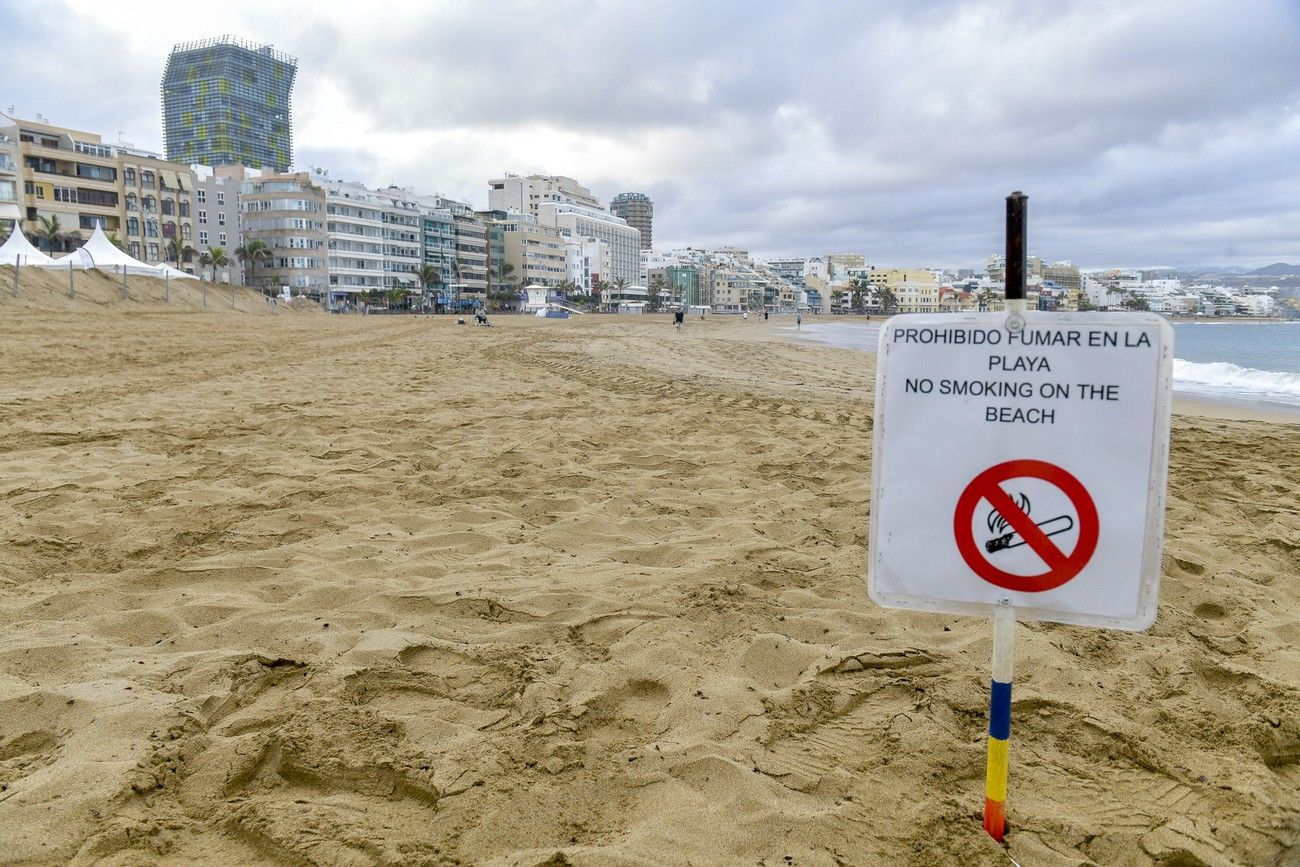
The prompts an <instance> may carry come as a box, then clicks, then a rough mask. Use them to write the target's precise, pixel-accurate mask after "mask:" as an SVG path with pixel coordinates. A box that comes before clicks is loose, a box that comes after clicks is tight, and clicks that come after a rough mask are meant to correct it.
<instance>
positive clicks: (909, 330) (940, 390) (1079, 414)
mask: <svg viewBox="0 0 1300 867" xmlns="http://www.w3.org/2000/svg"><path fill="white" fill-rule="evenodd" d="M1027 204H1028V198H1027V197H1026V196H1025V195H1024V194H1023V193H1021V192H1019V191H1017V192H1015V193H1012V194H1011V195H1010V196H1007V199H1006V262H1005V279H1006V284H1005V292H1006V294H1005V297H1006V303H1005V309H1004V310H1003V311H1001V312H999V311H993V312H974V311H959V312H952V313H949V312H943V313H915V314H907V315H903V316H896V317H893V318H891V319H890V320H889V321H888V322H886V323H885V324H884V325H883V327H882V328H881V332H880V342H879V349H878V355H877V365H876V388H875V398H876V404H875V425H874V429H873V439H874V442H873V449H872V460H871V474H872V482H871V485H872V501H871V537H870V543H869V550H870V560H869V561H868V572H867V587H868V592H869V594H870V596H871V598H872V599H873V600H875V601H876V602H877V603H879V604H880V605H883V606H886V607H889V608H901V609H905V610H911V611H937V612H945V613H949V614H962V615H970V616H977V617H986V618H991V619H992V621H993V672H992V675H993V676H992V678H991V682H990V685H989V689H990V696H989V720H988V736H987V743H986V757H985V762H986V763H985V788H984V821H983V824H984V828H985V830H986V831H987V832H988V834H989V835H990V836H991V837H993V838H994V839H995V840H998V841H999V842H1001V841H1002V840H1003V839H1004V837H1005V836H1006V834H1007V823H1006V815H1007V813H1006V810H1007V777H1008V767H1009V758H1010V757H1009V751H1010V743H1011V688H1012V671H1013V668H1014V639H1015V624H1016V621H1017V620H1021V621H1033V620H1046V621H1053V622H1057V623H1072V624H1077V625H1080V626H1090V627H1094V628H1102V629H1124V630H1131V631H1140V630H1145V629H1147V628H1149V627H1150V626H1151V624H1152V623H1153V622H1154V621H1155V618H1156V608H1157V601H1158V594H1159V587H1160V574H1161V568H1160V567H1161V543H1162V541H1163V534H1164V504H1165V490H1166V486H1167V476H1168V467H1169V418H1170V411H1171V405H1172V388H1173V386H1172V379H1173V376H1172V374H1173V329H1171V328H1170V327H1169V324H1168V322H1166V321H1165V320H1164V319H1163V318H1161V317H1159V316H1157V315H1155V314H1148V313H1128V312H1126V313H1078V312H1073V311H1061V312H1056V311H1040V310H1035V309H1027V307H1028V301H1027V298H1026V294H1027V291H1026V290H1027V286H1026V283H1027V279H1026V277H1027V275H1026V267H1025V266H1026V262H1027V257H1026V250H1027V245H1026V243H1025V239H1026V212H1027V210H1028V209H1027ZM938 429H942V430H944V431H945V434H946V435H948V436H950V437H953V438H954V439H955V441H957V442H961V443H962V448H961V449H956V450H947V451H942V452H940V453H936V452H935V451H934V449H933V447H932V445H931V443H930V434H931V433H932V432H933V431H934V430H938ZM942 514H948V515H951V516H952V517H951V523H950V524H949V525H948V527H949V528H950V529H949V530H947V531H942V532H941V531H939V530H938V529H937V528H936V525H935V521H934V519H935V516H936V515H942ZM1102 517H1104V518H1105V521H1102V520H1101V518H1102Z"/></svg>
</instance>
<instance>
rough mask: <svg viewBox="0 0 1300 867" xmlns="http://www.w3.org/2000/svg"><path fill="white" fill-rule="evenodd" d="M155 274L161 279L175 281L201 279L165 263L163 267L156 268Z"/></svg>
mask: <svg viewBox="0 0 1300 867" xmlns="http://www.w3.org/2000/svg"><path fill="white" fill-rule="evenodd" d="M154 273H155V274H157V275H158V276H159V277H170V278H172V279H173V280H197V279H199V278H198V277H195V276H194V275H193V274H187V273H185V272H184V271H182V270H180V269H179V268H173V267H172V266H171V265H169V264H168V263H166V262H163V263H162V264H161V265H159V266H157V267H156V268H154Z"/></svg>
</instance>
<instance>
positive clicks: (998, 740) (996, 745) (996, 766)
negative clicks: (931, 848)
mask: <svg viewBox="0 0 1300 867" xmlns="http://www.w3.org/2000/svg"><path fill="white" fill-rule="evenodd" d="M1015 629H1016V611H1015V609H1014V608H1012V607H1011V606H1010V605H1007V604H1002V605H999V606H998V608H997V613H996V614H995V615H994V618H993V685H992V691H991V693H990V695H989V742H988V758H987V761H986V764H985V769H984V830H985V831H987V832H988V834H989V836H990V837H992V838H993V839H994V840H997V841H998V842H999V843H1001V842H1002V838H1003V837H1004V836H1005V835H1006V828H1007V760H1008V753H1009V751H1010V749H1011V673H1012V662H1013V660H1014V659H1015V652H1016V645H1015V640H1016V633H1015Z"/></svg>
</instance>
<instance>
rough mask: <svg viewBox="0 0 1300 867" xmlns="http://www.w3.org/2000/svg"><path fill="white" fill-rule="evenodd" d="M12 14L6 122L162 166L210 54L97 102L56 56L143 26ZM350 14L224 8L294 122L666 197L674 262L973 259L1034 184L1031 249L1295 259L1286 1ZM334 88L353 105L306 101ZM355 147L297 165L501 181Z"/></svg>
mask: <svg viewBox="0 0 1300 867" xmlns="http://www.w3.org/2000/svg"><path fill="white" fill-rule="evenodd" d="M0 3H3V6H4V8H5V9H6V10H8V11H12V10H16V13H15V14H16V18H17V20H18V26H17V32H16V34H15V38H13V39H12V40H11V44H13V45H15V46H17V48H16V58H17V63H16V64H15V67H16V71H15V73H14V76H13V77H11V80H9V81H7V82H6V83H5V86H6V89H7V90H8V89H13V90H15V92H16V96H13V97H0V102H5V103H7V102H9V101H13V102H17V103H19V104H20V110H21V108H22V107H27V106H31V107H32V110H33V111H34V110H41V111H45V112H46V113H48V114H50V115H52V116H53V117H55V118H56V119H57V120H60V121H63V122H66V123H68V124H70V125H74V126H76V125H80V126H84V127H87V128H90V129H97V130H100V131H104V132H106V133H107V134H108V135H110V136H111V135H112V134H113V132H115V131H116V130H117V129H119V128H121V129H126V130H128V134H129V135H130V136H131V137H134V138H136V139H137V140H143V141H141V143H144V144H150V143H151V142H150V141H149V140H148V139H147V138H146V137H145V136H144V135H141V134H138V133H136V132H134V129H136V128H140V127H144V128H146V129H152V130H154V133H153V142H152V143H156V142H157V141H158V140H159V139H160V135H159V133H158V131H157V130H156V127H157V125H158V109H157V87H158V85H157V82H158V78H159V76H160V75H161V71H162V63H163V60H164V59H165V56H166V53H167V50H168V49H169V48H170V45H171V42H173V41H181V40H182V39H189V38H199V37H202V36H207V35H214V33H213V32H211V31H210V30H209V29H207V25H206V24H205V23H202V22H198V23H195V24H194V25H189V27H190V30H189V31H187V32H183V33H181V32H178V33H175V34H173V33H172V32H171V31H170V30H168V31H166V36H165V37H160V41H159V42H158V44H156V45H153V44H149V45H148V46H147V47H141V46H137V48H136V49H134V50H122V51H120V52H117V53H114V54H113V55H111V56H109V57H100V58H96V60H95V62H96V63H97V65H98V69H99V70H100V72H101V73H102V74H99V75H97V76H96V77H95V78H93V79H87V77H86V76H85V75H84V72H83V71H82V67H74V66H73V64H67V65H66V68H65V67H64V66H60V65H59V64H52V63H49V62H48V57H49V52H48V46H49V44H51V43H52V42H58V41H59V40H60V39H62V40H64V43H65V44H67V42H68V40H69V39H71V40H73V41H74V42H75V41H78V40H83V39H86V40H88V39H89V34H91V33H92V32H97V31H98V29H99V28H101V27H108V28H109V30H110V31H111V34H110V41H112V42H113V43H114V44H118V45H126V44H127V40H126V37H127V36H128V35H130V33H131V32H132V31H131V30H130V29H129V28H128V27H127V25H126V24H125V23H124V22H126V21H127V20H128V19H129V18H131V16H130V15H129V14H128V15H117V14H115V15H113V16H108V15H105V17H104V19H103V20H95V16H94V15H93V14H91V13H86V12H81V11H80V10H79V8H78V7H67V6H59V5H57V4H56V5H55V6H54V9H53V13H52V14H51V13H50V11H49V10H50V6H49V5H48V4H46V5H44V6H42V7H40V8H41V10H42V11H41V12H39V13H37V12H36V11H35V9H34V8H31V7H28V6H26V5H24V6H21V7H19V6H16V5H15V4H13V3H11V2H10V0H0ZM334 16H335V12H334V10H332V9H331V7H330V6H329V5H328V4H323V5H321V6H318V7H316V9H315V11H313V12H306V13H304V12H303V11H302V10H301V9H291V10H290V9H286V10H281V9H277V8H275V7H251V6H250V7H247V8H245V7H241V6H239V5H238V4H232V10H231V13H230V17H231V19H232V20H231V22H230V23H228V24H227V23H223V24H221V25H219V26H221V27H231V28H233V27H237V26H242V27H244V28H245V30H244V31H243V34H242V35H245V36H247V37H249V38H252V39H258V40H263V41H274V42H275V43H276V45H277V46H278V47H280V48H283V49H284V50H286V51H288V52H289V53H291V54H294V55H296V56H298V57H299V58H300V62H301V65H300V76H299V101H298V104H297V107H296V109H295V110H296V111H298V112H299V122H300V128H301V122H302V120H303V116H302V106H303V105H311V106H312V107H313V110H320V111H324V112H326V113H329V112H332V111H334V110H335V109H346V111H342V110H340V111H339V114H340V116H342V115H344V114H346V115H347V116H348V117H357V116H360V117H362V118H364V119H366V120H367V121H368V122H369V125H370V127H371V128H372V129H375V130H382V131H384V132H386V133H390V134H395V135H390V136H389V137H388V138H387V139H386V140H387V141H392V140H394V139H395V140H397V141H401V140H402V135H401V134H408V135H410V136H411V140H415V139H418V140H420V141H428V140H429V138H430V136H429V134H430V133H439V132H447V133H454V134H456V135H458V136H459V137H460V140H462V141H463V140H470V141H473V140H482V141H484V142H492V143H493V144H494V145H501V144H502V143H505V144H506V145H508V148H507V150H506V151H504V152H507V153H509V154H511V155H512V158H513V162H512V163H511V164H509V165H504V166H501V167H500V169H499V170H515V171H528V170H533V169H537V170H543V169H544V170H549V171H553V172H558V173H568V174H574V175H576V176H578V177H579V178H581V179H582V180H583V181H584V182H586V183H587V184H588V185H589V186H591V187H592V188H593V190H594V191H596V192H597V193H598V194H599V195H601V196H602V197H604V198H608V196H610V195H612V194H613V193H615V192H618V191H621V190H626V189H638V190H643V191H645V192H647V193H649V194H650V195H651V197H652V198H654V199H655V202H656V230H655V236H656V239H657V240H659V241H661V242H662V243H663V244H664V245H668V244H686V243H694V244H695V245H697V246H700V245H707V244H718V243H736V244H739V245H742V246H746V247H749V248H751V249H753V250H756V251H761V252H770V253H778V252H780V253H809V254H812V253H823V252H826V251H827V250H829V249H832V248H841V249H850V250H853V249H856V250H859V251H861V252H863V253H866V254H867V255H868V257H869V258H871V259H873V260H874V261H879V262H881V263H882V264H884V263H897V264H922V263H937V262H949V263H952V264H974V263H977V262H980V261H982V260H983V258H984V257H985V256H986V255H987V254H988V253H990V252H993V251H994V250H996V249H997V248H998V246H999V245H1000V243H1001V239H1000V213H1001V210H1000V209H1001V202H1002V196H1004V195H1005V194H1006V193H1007V192H1008V191H1010V190H1011V189H1013V188H1017V187H1022V188H1024V189H1025V190H1026V191H1027V192H1029V193H1030V194H1031V215H1032V222H1031V246H1033V247H1034V248H1035V251H1036V252H1038V253H1040V254H1041V255H1044V256H1047V257H1050V258H1072V259H1074V260H1075V261H1080V262H1083V263H1085V264H1095V265H1101V264H1107V263H1112V262H1137V261H1148V262H1150V261H1160V260H1163V261H1169V262H1172V263H1175V264H1177V263H1188V264H1190V263H1194V262H1200V261H1206V260H1207V259H1219V260H1224V259H1230V258H1231V257H1234V256H1235V257H1241V258H1243V259H1245V258H1251V257H1258V258H1259V259H1267V260H1269V261H1272V260H1275V259H1279V258H1287V257H1292V258H1294V257H1297V256H1300V233H1296V232H1295V231H1294V229H1295V225H1296V220H1297V216H1296V215H1297V213H1300V211H1298V210H1297V206H1296V205H1295V202H1296V201H1297V196H1296V193H1297V192H1298V190H1297V186H1300V182H1297V181H1296V180H1293V179H1294V178H1298V177H1300V172H1297V169H1300V157H1297V154H1300V72H1298V71H1297V67H1296V65H1295V63H1294V60H1293V54H1294V50H1293V46H1294V45H1295V44H1297V36H1300V10H1298V8H1297V7H1296V6H1295V5H1294V3H1290V2H1286V0H1276V2H1268V0H1263V2H1252V3H1249V4H1227V3H1221V2H1212V0H1138V2H1127V3H1113V2H1099V0H1077V2H1055V0H1016V2H993V0H987V2H966V3H957V2H938V0H934V2H904V0H898V2H872V3H824V2H811V0H809V2H797V0H796V2H789V3H784V4H780V5H773V4H754V3H752V2H742V0H717V2H709V3H698V2H696V3H690V2H686V0H668V2H663V3H656V4H624V3H612V2H611V3H606V2H588V0H558V2H546V3H542V2H518V3H508V4H505V3H503V4H476V5H468V4H450V3H447V4H443V3H440V4H421V5H418V6H414V7H405V8H402V9H398V10H395V11H392V12H390V13H388V14H382V15H378V16H367V17H364V18H358V19H357V21H356V22H344V21H341V20H338V19H337V18H336V17H334ZM9 17H10V16H8V15H6V19H8V18H9ZM169 26H171V25H169ZM85 44H94V43H93V42H86V43H85ZM327 83H328V85H329V86H331V87H333V88H337V91H338V92H341V93H342V94H343V98H344V99H345V101H346V105H345V106H330V105H327V104H324V100H323V99H315V98H314V97H316V96H318V95H323V94H326V93H332V92H334V91H333V90H326V89H325V86H326V84H327ZM309 97H311V98H309ZM25 113H28V114H30V113H32V111H27V112H25ZM315 119H316V120H317V121H318V123H317V124H316V125H315V128H320V127H321V124H320V123H319V121H320V120H321V118H319V117H318V118H315ZM324 119H325V120H327V121H328V120H330V117H329V116H328V114H327V116H326V118H324ZM325 126H328V123H327V124H325ZM547 129H554V130H559V131H563V132H564V133H565V134H568V135H576V136H588V137H590V140H592V141H599V142H600V143H601V144H602V146H603V147H606V148H607V149H608V157H609V158H608V159H606V160H605V161H604V162H603V163H602V165H601V166H599V167H593V166H589V165H582V164H578V165H571V164H567V165H566V164H561V165H541V164H539V161H538V159H537V157H536V154H535V149H534V148H533V147H532V146H531V145H532V143H533V142H534V141H535V139H534V137H535V136H538V135H545V134H546V130H547ZM363 133H364V130H358V129H352V128H349V127H347V126H344V125H342V124H340V125H339V128H338V135H337V137H336V138H334V139H332V140H330V141H305V140H303V138H302V137H301V135H300V136H299V137H298V139H297V141H296V146H297V150H298V155H299V162H300V163H301V164H308V163H318V164H322V165H326V166H329V167H331V168H333V169H334V170H335V172H336V174H339V175H341V176H346V177H353V178H356V179H360V180H365V181H367V182H371V183H387V182H389V181H396V182H398V183H405V184H408V185H411V186H414V187H416V188H419V189H425V190H428V191H430V192H432V191H435V190H437V191H441V192H445V193H447V194H449V195H455V196H458V197H461V198H466V197H468V198H470V199H471V200H472V201H475V202H477V203H479V204H482V202H483V199H484V198H485V195H486V193H485V190H486V184H485V181H486V177H485V176H482V167H481V166H478V167H477V168H475V169H474V171H473V172H472V173H471V172H470V171H469V170H468V169H467V168H466V165H467V164H468V163H467V162H466V157H465V150H464V147H463V146H457V147H453V146H450V145H442V144H439V145H435V146H434V147H435V149H436V152H434V153H425V152H417V151H415V150H407V149H402V148H400V147H398V148H397V149H394V148H393V147H391V146H387V147H379V146H377V145H375V144H374V143H371V142H369V141H367V140H366V139H365V137H364V134H363ZM646 142H655V143H657V144H656V145H655V146H654V147H653V148H650V149H649V152H648V153H647V152H646V151H647V148H646V147H645V143H646ZM499 150H500V148H497V149H496V150H494V151H493V153H496V152H498V151H499ZM550 151H552V152H553V151H554V148H551V149H550ZM561 162H564V161H563V160H561ZM570 162H571V161H570ZM1229 251H1231V252H1229Z"/></svg>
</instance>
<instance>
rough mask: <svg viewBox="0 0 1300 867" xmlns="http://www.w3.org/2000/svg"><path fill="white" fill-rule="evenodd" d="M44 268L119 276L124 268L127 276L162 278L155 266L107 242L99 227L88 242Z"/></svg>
mask: <svg viewBox="0 0 1300 867" xmlns="http://www.w3.org/2000/svg"><path fill="white" fill-rule="evenodd" d="M46 267H53V268H68V267H72V268H82V269H85V268H99V269H100V270H103V271H110V272H111V271H116V272H117V273H119V274H120V273H122V269H123V268H125V269H126V273H128V274H138V275H140V276H143V277H161V276H162V273H161V272H160V271H159V270H158V268H157V266H154V265H146V264H145V263H144V262H141V261H140V260H139V259H135V258H132V257H131V256H128V255H127V254H126V253H125V252H123V251H122V250H119V249H118V248H117V245H115V244H114V243H113V242H112V241H110V240H108V238H107V237H106V236H105V235H104V230H103V229H101V228H100V227H99V226H96V227H95V232H94V234H92V235H91V236H90V240H89V241H87V242H86V243H85V244H83V245H82V246H80V247H78V248H77V249H76V250H73V251H72V252H71V253H69V254H68V255H66V256H64V257H63V258H62V259H56V260H55V261H54V263H53V265H49V266H46Z"/></svg>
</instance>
